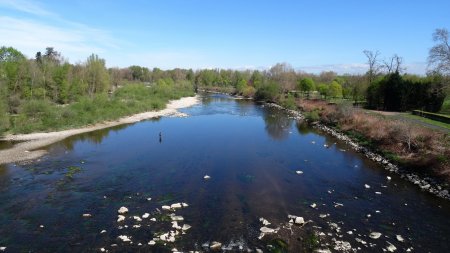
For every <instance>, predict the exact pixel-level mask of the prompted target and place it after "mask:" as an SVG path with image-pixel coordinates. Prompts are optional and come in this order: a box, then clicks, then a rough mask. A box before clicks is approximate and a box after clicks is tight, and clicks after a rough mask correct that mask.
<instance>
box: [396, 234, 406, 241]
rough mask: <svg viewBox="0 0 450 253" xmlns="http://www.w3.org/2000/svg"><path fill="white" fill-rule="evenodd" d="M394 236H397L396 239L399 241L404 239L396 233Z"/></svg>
mask: <svg viewBox="0 0 450 253" xmlns="http://www.w3.org/2000/svg"><path fill="white" fill-rule="evenodd" d="M395 237H396V238H397V241H399V242H403V241H405V239H403V237H402V236H401V235H396V236H395Z"/></svg>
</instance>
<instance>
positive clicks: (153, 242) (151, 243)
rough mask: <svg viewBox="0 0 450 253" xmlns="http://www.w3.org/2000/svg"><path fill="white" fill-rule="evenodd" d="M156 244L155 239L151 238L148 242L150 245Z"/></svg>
mask: <svg viewBox="0 0 450 253" xmlns="http://www.w3.org/2000/svg"><path fill="white" fill-rule="evenodd" d="M155 244H156V242H155V241H153V240H151V241H149V242H148V245H155Z"/></svg>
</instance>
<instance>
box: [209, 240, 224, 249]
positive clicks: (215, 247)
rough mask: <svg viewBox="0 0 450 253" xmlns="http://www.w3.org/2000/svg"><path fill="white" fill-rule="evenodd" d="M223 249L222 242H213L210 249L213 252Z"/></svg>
mask: <svg viewBox="0 0 450 253" xmlns="http://www.w3.org/2000/svg"><path fill="white" fill-rule="evenodd" d="M221 247H222V243H220V242H212V243H211V245H210V246H209V248H210V249H212V250H218V249H220V248H221Z"/></svg>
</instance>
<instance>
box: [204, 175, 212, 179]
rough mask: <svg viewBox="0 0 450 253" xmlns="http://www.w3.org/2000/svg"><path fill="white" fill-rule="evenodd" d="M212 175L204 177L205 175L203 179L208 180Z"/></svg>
mask: <svg viewBox="0 0 450 253" xmlns="http://www.w3.org/2000/svg"><path fill="white" fill-rule="evenodd" d="M210 178H211V177H210V176H208V175H205V176H204V177H203V179H205V180H208V179H210Z"/></svg>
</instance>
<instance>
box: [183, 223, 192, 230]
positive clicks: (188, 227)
mask: <svg viewBox="0 0 450 253" xmlns="http://www.w3.org/2000/svg"><path fill="white" fill-rule="evenodd" d="M190 228H191V226H190V225H188V224H184V225H183V227H182V228H181V230H183V231H186V230H188V229H190Z"/></svg>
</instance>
